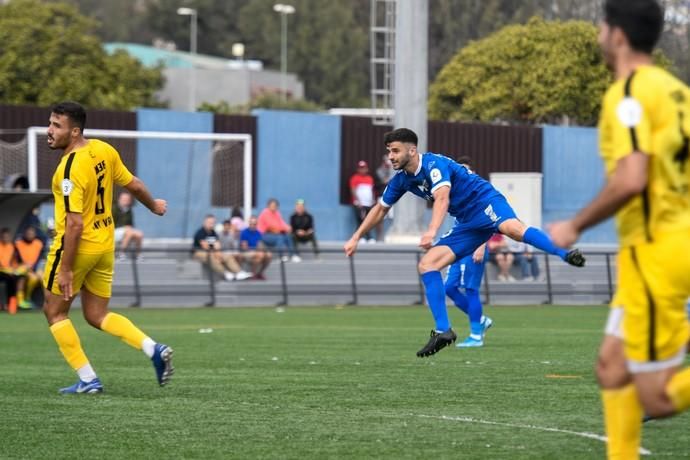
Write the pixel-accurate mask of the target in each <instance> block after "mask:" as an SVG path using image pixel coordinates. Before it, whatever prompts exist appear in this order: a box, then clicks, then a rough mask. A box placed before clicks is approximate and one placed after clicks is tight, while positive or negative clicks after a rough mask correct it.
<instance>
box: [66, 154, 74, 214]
mask: <svg viewBox="0 0 690 460" xmlns="http://www.w3.org/2000/svg"><path fill="white" fill-rule="evenodd" d="M76 153H77V152H72V153H70V154H69V157H67V163H65V176H64V177H65V179H67V180H69V174H70V172H71V170H72V162H73V161H74V155H75V154H76ZM62 197H63V198H64V199H65V212H70V210H69V195H65V193H64V190H63V193H62Z"/></svg>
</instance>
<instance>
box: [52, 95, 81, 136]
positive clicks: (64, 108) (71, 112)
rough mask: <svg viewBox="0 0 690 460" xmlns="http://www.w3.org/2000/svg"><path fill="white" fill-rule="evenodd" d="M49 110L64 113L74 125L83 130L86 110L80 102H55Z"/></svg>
mask: <svg viewBox="0 0 690 460" xmlns="http://www.w3.org/2000/svg"><path fill="white" fill-rule="evenodd" d="M50 110H51V112H52V113H55V114H57V115H66V116H67V118H69V119H70V121H71V122H72V124H73V125H74V126H77V127H78V128H79V129H80V130H81V131H82V132H83V131H84V127H85V126H86V110H84V107H82V106H81V104H78V103H76V102H72V101H63V102H60V103H58V104H55V105H54V106H53V107H52V108H51V109H50Z"/></svg>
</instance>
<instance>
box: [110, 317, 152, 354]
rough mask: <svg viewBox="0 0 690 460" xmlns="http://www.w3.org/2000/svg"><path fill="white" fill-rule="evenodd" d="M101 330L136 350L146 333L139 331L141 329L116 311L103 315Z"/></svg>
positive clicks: (139, 348)
mask: <svg viewBox="0 0 690 460" xmlns="http://www.w3.org/2000/svg"><path fill="white" fill-rule="evenodd" d="M101 330H102V331H104V332H107V333H108V334H111V335H114V336H115V337H119V338H120V339H122V341H123V342H125V343H126V344H127V345H129V346H131V347H134V348H136V349H137V350H141V349H142V345H143V343H144V339H146V338H147V336H146V334H144V333H143V332H141V330H140V329H139V328H137V327H136V326H135V325H134V324H132V322H131V321H130V320H128V319H127V318H125V317H124V316H122V315H118V314H117V313H108V314H107V315H105V318H103V322H102V323H101Z"/></svg>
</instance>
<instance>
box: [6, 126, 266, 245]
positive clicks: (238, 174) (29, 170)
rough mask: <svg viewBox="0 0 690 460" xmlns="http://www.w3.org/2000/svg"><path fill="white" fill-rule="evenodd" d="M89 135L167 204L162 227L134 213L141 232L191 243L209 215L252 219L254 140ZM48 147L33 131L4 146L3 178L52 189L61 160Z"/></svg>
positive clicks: (118, 133)
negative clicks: (232, 211) (238, 213)
mask: <svg viewBox="0 0 690 460" xmlns="http://www.w3.org/2000/svg"><path fill="white" fill-rule="evenodd" d="M84 135H85V136H86V137H87V138H92V139H100V140H102V141H104V142H107V143H109V144H110V145H112V146H113V147H115V149H116V150H117V151H118V152H119V153H120V156H121V158H122V160H123V162H124V163H125V165H126V166H127V167H128V169H129V170H130V171H131V172H132V173H133V174H135V175H137V176H138V177H140V178H141V179H142V180H143V181H144V182H145V183H146V184H147V185H148V186H149V188H150V189H151V192H152V194H153V195H154V196H156V197H161V198H164V199H166V200H167V201H168V215H167V217H168V218H166V219H165V220H164V221H162V222H161V221H160V220H158V221H155V223H154V220H153V216H150V215H148V213H146V212H141V211H139V212H136V211H135V219H136V222H135V223H136V224H137V226H140V224H141V223H142V222H141V221H142V220H144V221H146V223H147V224H148V225H146V226H147V227H149V228H150V227H151V225H154V227H155V229H156V235H157V236H159V237H172V238H188V237H190V236H191V235H192V233H193V232H194V231H195V230H196V229H197V228H198V227H199V226H200V225H201V222H202V220H203V217H204V216H205V215H206V214H208V213H215V214H216V216H217V217H218V218H219V219H222V218H227V217H228V216H229V211H228V209H227V208H234V207H238V208H240V209H242V211H243V214H244V216H245V218H248V217H249V215H250V214H251V210H252V205H253V201H252V190H253V161H252V138H251V136H250V135H249V134H226V133H181V132H164V131H160V132H159V131H123V130H105V129H86V130H85V131H84ZM46 141H47V134H46V128H44V127H31V128H29V129H28V130H27V134H26V139H25V140H23V141H19V142H16V143H0V158H2V159H3V161H2V162H0V174H2V177H3V178H5V177H7V176H9V175H10V174H21V173H24V174H25V175H26V177H27V178H28V182H29V189H30V190H32V191H35V190H39V189H50V184H51V179H52V175H53V172H54V171H55V167H56V166H57V164H58V163H59V161H60V157H61V155H60V153H58V152H57V151H53V150H50V149H49V148H48V146H47V142H46ZM218 208H225V209H218ZM135 209H136V208H135ZM221 213H222V214H221ZM149 219H152V221H151V222H148V220H149ZM151 236H154V235H151Z"/></svg>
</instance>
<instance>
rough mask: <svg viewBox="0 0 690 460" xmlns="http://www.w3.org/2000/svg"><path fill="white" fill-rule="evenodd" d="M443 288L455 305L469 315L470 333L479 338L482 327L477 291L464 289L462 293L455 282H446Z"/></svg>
mask: <svg viewBox="0 0 690 460" xmlns="http://www.w3.org/2000/svg"><path fill="white" fill-rule="evenodd" d="M445 290H446V295H447V296H448V297H450V298H451V299H453V303H454V304H455V306H456V307H458V308H459V309H460V310H462V312H463V313H465V314H466V315H467V316H468V317H469V319H470V333H471V334H472V335H473V336H478V337H479V338H481V336H482V333H483V332H484V327H483V326H482V316H483V307H482V301H481V298H480V297H479V291H477V290H476V289H465V294H463V293H462V292H460V290H459V289H458V286H457V285H456V284H447V285H446V286H445ZM475 338H476V337H475Z"/></svg>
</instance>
